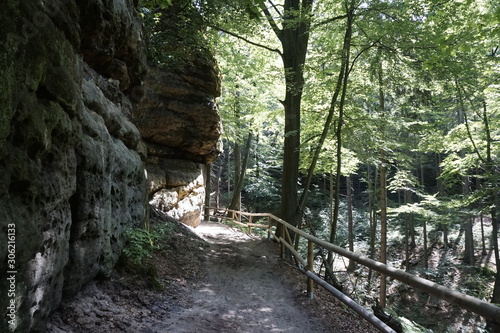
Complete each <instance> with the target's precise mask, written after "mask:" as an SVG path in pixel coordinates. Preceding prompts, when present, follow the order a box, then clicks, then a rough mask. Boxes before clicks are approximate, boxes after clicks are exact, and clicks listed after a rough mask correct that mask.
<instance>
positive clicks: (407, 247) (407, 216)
mask: <svg viewBox="0 0 500 333" xmlns="http://www.w3.org/2000/svg"><path fill="white" fill-rule="evenodd" d="M410 195H411V193H410V192H409V191H407V190H405V192H404V197H405V204H406V205H407V204H408V203H409V201H410V199H409V197H410ZM405 270H406V271H407V272H408V271H409V270H410V214H408V213H405Z"/></svg>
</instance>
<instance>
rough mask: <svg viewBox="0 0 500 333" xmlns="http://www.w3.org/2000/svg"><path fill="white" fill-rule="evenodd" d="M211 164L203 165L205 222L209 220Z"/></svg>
mask: <svg viewBox="0 0 500 333" xmlns="http://www.w3.org/2000/svg"><path fill="white" fill-rule="evenodd" d="M211 174H212V164H205V209H204V210H205V221H209V220H210V194H211V193H210V192H212V177H211Z"/></svg>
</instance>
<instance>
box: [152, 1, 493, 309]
mask: <svg viewBox="0 0 500 333" xmlns="http://www.w3.org/2000/svg"><path fill="white" fill-rule="evenodd" d="M142 5H143V8H144V9H143V14H144V15H145V17H147V18H149V21H147V22H149V26H148V27H149V28H150V29H152V31H153V32H154V33H153V34H151V36H152V37H151V38H150V39H151V40H150V45H151V46H150V50H153V51H155V52H156V51H158V52H156V53H155V52H153V53H154V54H152V56H153V58H154V59H155V60H157V61H158V64H162V65H169V62H168V61H166V60H165V59H162V52H161V48H160V49H158V48H156V47H157V45H163V44H162V43H163V42H164V40H165V39H164V37H162V38H160V40H161V41H162V43H158V40H157V39H155V38H156V37H158V36H160V34H161V33H162V32H161V29H158V24H159V23H158V22H159V19H158V17H159V16H158V13H161V11H162V10H163V9H164V8H166V6H174V7H175V8H177V10H178V11H179V12H185V13H186V20H185V21H183V22H180V23H179V24H186V22H189V23H188V24H193V25H196V27H197V29H199V30H200V31H203V35H204V38H203V39H198V40H192V43H193V44H194V45H198V47H199V49H200V50H204V49H209V50H210V52H213V53H214V54H215V56H216V57H217V59H218V62H219V66H220V70H221V73H222V82H223V93H222V96H221V98H220V99H219V105H220V110H221V114H222V118H223V123H224V129H225V132H224V147H225V149H224V154H223V155H222V156H221V157H220V158H219V160H218V162H217V163H216V164H215V166H214V175H215V177H216V179H217V184H218V186H217V190H216V194H215V196H214V197H213V198H212V200H214V201H215V202H216V204H217V205H220V206H224V205H229V204H230V203H232V204H233V203H234V205H236V206H234V205H233V206H234V207H233V208H237V209H246V210H250V211H266V212H272V213H276V214H278V215H279V216H280V217H281V218H283V219H284V220H286V221H288V222H290V223H291V224H293V225H296V226H298V227H302V228H308V229H309V230H311V231H313V232H314V233H317V234H320V235H322V237H324V238H325V239H327V240H329V241H331V242H333V243H338V244H341V245H345V246H348V247H349V249H350V250H355V248H354V244H355V243H356V242H359V241H361V240H364V241H365V242H366V244H367V253H368V254H369V255H370V256H372V257H375V258H377V259H378V260H380V261H382V262H386V261H387V260H388V258H387V246H388V238H387V237H388V233H389V234H390V233H391V232H394V231H397V232H399V234H400V235H401V238H402V241H401V242H402V248H400V249H399V250H398V251H400V252H402V253H401V257H402V261H403V262H404V263H405V264H404V266H405V269H407V270H410V269H411V267H410V258H411V257H412V256H415V255H416V252H417V248H419V246H422V247H423V252H424V253H425V254H426V255H427V253H428V246H430V245H431V240H430V237H435V236H433V235H439V237H440V238H441V241H442V242H443V243H444V244H451V242H452V241H451V240H450V239H448V235H450V234H451V233H454V232H455V231H457V232H458V231H460V234H461V235H462V234H463V237H464V248H463V253H462V262H463V263H464V264H467V265H480V264H479V263H478V262H477V260H478V258H481V256H484V255H486V253H490V254H491V253H492V254H493V255H492V256H490V257H491V258H492V260H491V264H490V265H488V264H487V265H483V266H484V267H489V268H491V269H493V270H494V271H495V273H494V278H493V279H491V282H493V281H494V287H492V288H490V291H491V292H490V293H489V295H488V296H487V298H488V300H489V301H492V302H493V303H500V273H499V272H498V267H500V256H499V250H498V227H499V221H500V211H499V210H500V81H499V80H500V49H499V47H500V3H499V2H498V1H495V0H461V1H441V0H439V1H438V0H391V1H383V0H374V1H371V0H368V1H359V0H342V1H329V0H328V1H315V0H272V1H271V0H199V1H191V0H177V1H175V0H174V1H165V0H163V1H162V0H149V1H143V2H142ZM146 8H147V9H146ZM155 36H156V37H155ZM167 37H168V36H167ZM186 38H190V36H186ZM174 43H175V41H168V39H167V43H166V44H167V46H170V47H171V46H172V45H174ZM245 172H246V173H245ZM237 184H241V186H236V185H237ZM353 190H354V192H353ZM234 198H236V199H234ZM353 205H354V208H353ZM349 207H350V208H349ZM353 210H354V212H355V214H354V215H355V217H354V218H353ZM349 211H350V213H349ZM356 216H357V217H356ZM355 219H356V221H354V220H355ZM479 220H480V221H481V227H483V223H489V224H490V225H491V234H490V236H489V237H487V236H485V235H484V234H482V235H481V244H477V243H478V242H477V237H478V235H477V234H474V233H475V232H476V231H474V230H475V229H474V226H475V225H477V223H478V221H479ZM360 221H364V222H360ZM485 221H486V222H485ZM363 225H366V227H363ZM482 229H483V228H482ZM485 238H487V239H486V240H485ZM329 260H332V258H329ZM424 262H425V268H428V258H427V257H425V258H424ZM381 288H384V287H383V286H382V285H381ZM381 302H383V303H384V304H385V301H384V300H383V299H382V300H381Z"/></svg>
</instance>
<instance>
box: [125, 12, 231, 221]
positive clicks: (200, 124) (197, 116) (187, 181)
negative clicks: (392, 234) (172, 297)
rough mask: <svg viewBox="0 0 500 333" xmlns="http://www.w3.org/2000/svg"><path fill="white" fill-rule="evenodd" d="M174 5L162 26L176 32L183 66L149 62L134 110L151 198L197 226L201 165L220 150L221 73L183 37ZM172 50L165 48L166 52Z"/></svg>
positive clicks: (201, 191)
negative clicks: (142, 91) (142, 92)
mask: <svg viewBox="0 0 500 333" xmlns="http://www.w3.org/2000/svg"><path fill="white" fill-rule="evenodd" d="M178 10H180V9H179V8H176V7H175V6H172V7H170V8H169V9H168V10H167V11H166V12H165V13H163V20H164V22H162V23H163V29H168V30H169V31H171V34H176V36H175V37H176V38H175V39H176V44H175V45H174V46H173V47H174V48H177V49H183V50H184V53H183V59H182V63H181V65H176V66H166V67H168V68H162V69H159V68H156V67H154V66H152V65H151V66H150V68H149V71H148V75H147V77H146V79H145V87H146V89H145V96H144V98H143V99H142V100H141V102H140V103H139V105H138V107H137V108H135V109H134V111H133V121H134V123H135V124H136V125H137V127H138V128H139V130H140V131H141V134H142V138H143V139H144V141H145V142H146V145H147V149H148V159H147V174H148V178H149V180H150V190H149V198H150V200H151V201H150V202H151V203H152V204H153V205H154V206H156V207H157V208H159V209H160V210H162V211H163V212H165V213H166V214H167V215H169V216H171V217H173V218H175V219H178V220H180V221H181V222H183V223H185V224H187V225H190V226H194V227H196V226H197V225H198V224H199V223H200V216H201V213H202V211H203V204H204V200H205V187H204V184H205V180H204V168H203V164H206V163H212V162H214V161H215V159H216V158H217V156H218V155H219V154H220V150H221V144H220V141H219V140H220V135H221V131H222V126H221V121H220V116H219V110H218V107H217V104H216V102H215V98H216V97H218V96H219V95H220V89H221V86H220V85H221V80H220V75H219V71H218V68H217V65H216V62H215V59H214V58H213V57H212V55H211V54H210V52H204V51H200V50H199V49H198V47H197V46H196V45H192V44H190V43H189V42H187V41H186V40H185V39H183V38H182V35H183V34H185V33H186V32H185V31H179V27H181V29H188V28H189V27H186V26H184V25H183V24H172V21H176V20H179V18H176V16H175V13H176V11H178ZM169 51H171V52H175V50H170V49H169V48H168V47H167V49H166V50H164V52H169Z"/></svg>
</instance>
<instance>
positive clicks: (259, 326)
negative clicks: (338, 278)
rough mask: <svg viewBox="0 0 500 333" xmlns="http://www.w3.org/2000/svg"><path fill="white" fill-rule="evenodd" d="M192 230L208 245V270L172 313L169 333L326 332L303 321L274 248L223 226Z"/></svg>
mask: <svg viewBox="0 0 500 333" xmlns="http://www.w3.org/2000/svg"><path fill="white" fill-rule="evenodd" d="M195 232H196V233H197V234H198V235H199V236H201V237H202V238H203V239H205V240H206V241H207V242H209V243H210V247H209V248H208V253H207V268H208V274H207V276H206V279H205V280H204V281H202V282H201V283H200V284H199V285H198V286H197V288H196V289H194V290H192V292H191V295H189V298H190V299H191V300H192V306H191V307H189V308H184V309H179V311H176V312H175V313H172V314H171V316H170V318H169V319H168V320H167V321H166V322H165V328H166V329H167V330H171V331H172V332H255V333H257V332H290V333H293V332H297V333H303V332H328V331H329V330H327V329H326V328H324V327H321V326H319V324H317V323H315V322H314V321H313V320H311V319H309V318H308V316H307V313H306V312H304V311H303V309H302V307H301V305H300V304H297V302H296V300H295V299H294V296H295V295H296V290H294V288H292V290H290V289H287V287H285V285H284V284H283V282H284V281H283V277H282V275H281V274H280V271H281V270H280V269H279V268H278V267H277V265H278V255H277V253H276V251H277V247H276V245H274V244H271V243H270V242H268V241H266V240H262V239H258V238H254V237H251V236H248V235H246V234H244V233H241V232H238V231H235V230H233V229H231V228H229V227H227V226H225V225H222V224H216V223H210V222H204V223H202V225H200V226H199V227H198V228H196V229H195Z"/></svg>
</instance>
